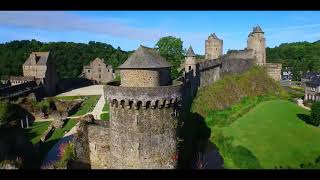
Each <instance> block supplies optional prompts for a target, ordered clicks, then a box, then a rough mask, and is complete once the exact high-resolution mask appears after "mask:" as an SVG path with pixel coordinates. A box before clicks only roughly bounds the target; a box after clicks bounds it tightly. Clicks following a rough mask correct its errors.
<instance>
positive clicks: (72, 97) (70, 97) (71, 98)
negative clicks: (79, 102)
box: [54, 96, 85, 101]
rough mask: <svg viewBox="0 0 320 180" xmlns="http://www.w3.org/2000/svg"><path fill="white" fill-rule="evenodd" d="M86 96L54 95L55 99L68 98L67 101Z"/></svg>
mask: <svg viewBox="0 0 320 180" xmlns="http://www.w3.org/2000/svg"><path fill="white" fill-rule="evenodd" d="M84 97H85V96H56V97H54V98H55V99H59V100H67V101H72V100H76V99H83V98H84Z"/></svg>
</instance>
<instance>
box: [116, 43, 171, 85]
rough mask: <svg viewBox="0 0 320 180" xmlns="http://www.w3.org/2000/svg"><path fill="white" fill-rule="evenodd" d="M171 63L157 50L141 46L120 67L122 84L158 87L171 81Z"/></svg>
mask: <svg viewBox="0 0 320 180" xmlns="http://www.w3.org/2000/svg"><path fill="white" fill-rule="evenodd" d="M170 68H171V65H170V64H169V63H168V62H167V61H166V60H165V59H164V58H163V57H161V56H160V54H158V53H157V52H156V51H155V50H153V49H151V48H148V47H144V46H140V47H139V48H138V49H137V50H136V51H135V52H134V53H133V54H132V55H131V56H130V57H129V58H128V60H127V61H126V62H124V63H123V64H122V65H121V66H119V69H120V75H121V86H127V87H156V86H162V85H167V84H169V83H170V79H171V78H170Z"/></svg>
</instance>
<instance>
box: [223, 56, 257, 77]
mask: <svg viewBox="0 0 320 180" xmlns="http://www.w3.org/2000/svg"><path fill="white" fill-rule="evenodd" d="M251 52H252V51H251ZM220 59H221V63H222V65H221V70H220V76H221V77H223V76H224V75H227V74H241V73H243V72H245V71H247V70H248V69H249V68H251V67H252V66H254V65H255V58H252V56H251V53H250V51H246V50H245V51H237V52H233V53H230V54H226V55H224V56H222V57H221V58H220Z"/></svg>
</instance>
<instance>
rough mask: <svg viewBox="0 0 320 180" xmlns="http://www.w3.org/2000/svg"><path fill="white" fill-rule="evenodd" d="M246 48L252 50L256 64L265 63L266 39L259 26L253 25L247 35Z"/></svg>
mask: <svg viewBox="0 0 320 180" xmlns="http://www.w3.org/2000/svg"><path fill="white" fill-rule="evenodd" d="M247 49H252V50H253V53H254V56H255V57H256V64H257V65H263V64H265V63H266V39H265V38H264V32H263V31H262V29H261V28H260V26H256V27H253V31H252V32H250V34H249V35H248V40H247Z"/></svg>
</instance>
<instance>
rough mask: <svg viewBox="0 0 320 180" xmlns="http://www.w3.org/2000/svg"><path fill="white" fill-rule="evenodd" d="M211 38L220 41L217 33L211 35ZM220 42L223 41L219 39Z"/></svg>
mask: <svg viewBox="0 0 320 180" xmlns="http://www.w3.org/2000/svg"><path fill="white" fill-rule="evenodd" d="M209 37H212V38H214V39H219V38H218V36H217V35H216V34H215V33H211V34H210V36H209ZM219 40H221V39H219Z"/></svg>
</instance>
